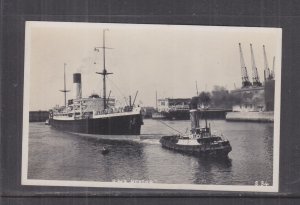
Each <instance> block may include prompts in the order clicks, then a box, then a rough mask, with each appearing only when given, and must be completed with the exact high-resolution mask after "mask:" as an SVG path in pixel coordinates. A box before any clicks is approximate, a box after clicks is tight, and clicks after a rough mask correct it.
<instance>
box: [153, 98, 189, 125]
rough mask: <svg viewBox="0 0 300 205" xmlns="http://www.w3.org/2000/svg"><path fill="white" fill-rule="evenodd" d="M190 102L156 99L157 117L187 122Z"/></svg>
mask: <svg viewBox="0 0 300 205" xmlns="http://www.w3.org/2000/svg"><path fill="white" fill-rule="evenodd" d="M191 100H192V99H191V98H164V99H158V100H157V112H158V114H157V115H160V116H163V118H166V119H170V120H188V119H189V118H190V113H189V110H190V104H191Z"/></svg>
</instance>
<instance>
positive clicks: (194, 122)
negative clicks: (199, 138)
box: [190, 110, 199, 133]
mask: <svg viewBox="0 0 300 205" xmlns="http://www.w3.org/2000/svg"><path fill="white" fill-rule="evenodd" d="M190 120H191V128H192V130H191V131H192V133H195V131H196V129H197V128H199V115H198V111H197V110H190Z"/></svg>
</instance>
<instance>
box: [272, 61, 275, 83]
mask: <svg viewBox="0 0 300 205" xmlns="http://www.w3.org/2000/svg"><path fill="white" fill-rule="evenodd" d="M272 76H273V79H275V56H273V67H272Z"/></svg>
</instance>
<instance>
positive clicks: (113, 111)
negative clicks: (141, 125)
mask: <svg viewBox="0 0 300 205" xmlns="http://www.w3.org/2000/svg"><path fill="white" fill-rule="evenodd" d="M139 110H140V108H139V107H138V108H131V109H126V108H123V107H120V108H109V109H105V110H100V111H93V115H106V114H116V113H126V112H131V111H139Z"/></svg>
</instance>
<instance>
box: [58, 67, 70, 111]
mask: <svg viewBox="0 0 300 205" xmlns="http://www.w3.org/2000/svg"><path fill="white" fill-rule="evenodd" d="M66 65H67V64H66V63H64V89H63V90H60V92H63V93H64V95H65V107H67V92H70V90H66Z"/></svg>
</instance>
